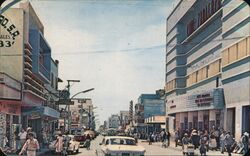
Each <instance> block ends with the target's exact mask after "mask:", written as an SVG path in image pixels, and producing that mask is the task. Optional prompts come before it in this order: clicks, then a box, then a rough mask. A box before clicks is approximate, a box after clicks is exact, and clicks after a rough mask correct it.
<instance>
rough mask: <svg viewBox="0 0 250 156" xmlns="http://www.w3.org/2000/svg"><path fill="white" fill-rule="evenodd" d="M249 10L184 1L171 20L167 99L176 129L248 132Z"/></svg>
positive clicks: (227, 2) (229, 3) (234, 4)
mask: <svg viewBox="0 0 250 156" xmlns="http://www.w3.org/2000/svg"><path fill="white" fill-rule="evenodd" d="M249 21H250V7H249V6H248V5H247V3H245V2H244V1H233V0H224V1H221V0H211V1H198V0H191V1H184V0H181V1H180V2H179V3H178V5H177V6H176V7H175V9H174V10H173V11H172V12H171V14H170V15H169V16H168V18H167V26H166V27H167V43H166V44H167V46H166V47H167V49H166V85H165V90H166V100H167V103H166V105H167V115H169V116H173V117H174V125H169V126H170V127H172V126H173V129H178V128H179V129H180V130H185V129H191V128H195V129H199V130H210V129H211V128H212V126H216V127H218V128H219V127H220V128H224V129H225V130H227V131H231V132H232V133H233V134H234V135H235V136H236V138H239V137H240V135H241V134H242V132H244V131H248V132H249V130H250V124H249V122H247V121H249V118H250V116H249V115H247V114H250V106H249V105H250V104H249V101H250V96H249V95H250V92H249V87H250V84H249V82H250V77H249V76H250V71H249V65H250V60H249V56H250V37H249V35H250V31H249V30H250V29H249V28H250V22H249Z"/></svg>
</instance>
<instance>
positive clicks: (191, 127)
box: [188, 112, 194, 130]
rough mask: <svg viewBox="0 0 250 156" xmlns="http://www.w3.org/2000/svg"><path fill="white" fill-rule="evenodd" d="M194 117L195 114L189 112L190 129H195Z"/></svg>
mask: <svg viewBox="0 0 250 156" xmlns="http://www.w3.org/2000/svg"><path fill="white" fill-rule="evenodd" d="M193 117H194V113H193V112H188V129H189V130H190V129H193Z"/></svg>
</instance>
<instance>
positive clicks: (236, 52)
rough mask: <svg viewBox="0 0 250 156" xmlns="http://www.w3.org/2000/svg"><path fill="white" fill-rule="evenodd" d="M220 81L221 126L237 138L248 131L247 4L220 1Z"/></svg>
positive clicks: (249, 59) (249, 41) (249, 63)
mask: <svg viewBox="0 0 250 156" xmlns="http://www.w3.org/2000/svg"><path fill="white" fill-rule="evenodd" d="M222 22H223V24H222V38H223V42H222V50H221V52H222V55H221V56H222V68H221V70H222V76H221V77H222V85H223V89H224V96H225V102H226V109H225V124H224V128H225V129H226V130H228V131H231V132H233V133H234V134H235V137H236V138H239V137H240V136H241V134H242V133H244V132H245V131H247V132H248V133H250V89H249V88H250V7H249V5H248V4H247V3H246V2H244V1H233V0H224V1H223V16H222Z"/></svg>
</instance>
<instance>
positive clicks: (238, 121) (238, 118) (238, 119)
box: [234, 106, 242, 140]
mask: <svg viewBox="0 0 250 156" xmlns="http://www.w3.org/2000/svg"><path fill="white" fill-rule="evenodd" d="M241 134H242V106H237V107H236V110H235V134H234V135H235V139H236V140H239V139H240V137H241Z"/></svg>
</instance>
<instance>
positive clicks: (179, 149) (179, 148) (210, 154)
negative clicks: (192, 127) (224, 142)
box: [138, 140, 243, 156]
mask: <svg viewBox="0 0 250 156" xmlns="http://www.w3.org/2000/svg"><path fill="white" fill-rule="evenodd" d="M138 141H139V142H140V143H142V144H145V143H146V142H147V141H146V140H138ZM161 144H162V143H161V142H153V144H152V145H151V146H155V147H157V149H162V147H161ZM167 149H171V150H175V151H176V152H178V153H180V155H182V146H177V147H175V142H174V141H170V146H169V147H167ZM195 155H200V151H199V149H196V150H195ZM217 155H220V156H228V153H227V152H224V154H221V152H220V151H211V150H209V152H207V156H217ZM232 156H243V155H242V154H236V153H232Z"/></svg>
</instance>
